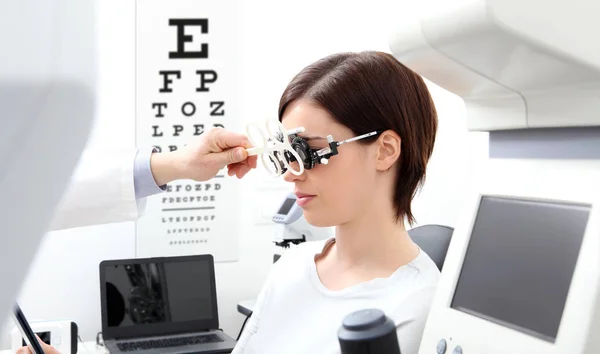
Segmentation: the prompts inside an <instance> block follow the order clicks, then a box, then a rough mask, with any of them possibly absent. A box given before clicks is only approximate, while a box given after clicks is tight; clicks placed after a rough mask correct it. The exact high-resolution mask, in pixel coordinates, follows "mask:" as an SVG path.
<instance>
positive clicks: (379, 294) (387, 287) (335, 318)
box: [232, 239, 440, 354]
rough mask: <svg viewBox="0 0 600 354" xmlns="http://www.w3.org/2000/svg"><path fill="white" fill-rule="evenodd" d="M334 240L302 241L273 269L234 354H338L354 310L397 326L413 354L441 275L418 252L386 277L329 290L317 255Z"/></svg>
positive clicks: (407, 351) (406, 349)
mask: <svg viewBox="0 0 600 354" xmlns="http://www.w3.org/2000/svg"><path fill="white" fill-rule="evenodd" d="M331 241H333V239H330V240H329V241H316V242H305V243H302V244H300V245H299V246H298V247H296V248H292V249H290V250H288V251H287V252H285V253H284V254H283V256H282V257H281V258H280V259H279V261H277V263H275V264H274V265H273V269H272V270H271V272H270V274H269V276H268V278H267V281H266V283H265V285H264V287H263V289H262V291H261V293H260V295H259V297H258V299H257V302H256V305H255V306H254V312H253V314H252V317H251V318H250V320H248V323H247V325H246V327H245V328H244V332H243V334H242V336H241V338H240V340H239V342H238V345H237V346H236V348H235V349H234V350H233V352H232V354H242V353H243V354H282V353H285V354H307V353H308V354H320V353H324V354H334V353H338V354H339V353H340V348H339V342H338V338H337V331H338V329H339V328H340V326H341V324H342V320H343V318H344V317H345V316H346V315H348V314H350V313H352V312H354V311H357V310H362V309H366V308H378V309H380V310H382V311H383V312H384V313H385V314H386V315H387V316H388V317H390V318H391V319H392V320H393V321H394V322H395V323H396V329H397V331H396V333H397V335H398V342H399V344H400V349H401V352H402V354H417V352H418V351H419V344H420V341H421V336H422V333H423V329H424V326H425V322H426V320H427V316H428V312H429V308H430V305H431V301H432V298H433V294H434V291H435V286H436V284H437V281H438V279H439V276H440V272H439V270H438V268H437V266H436V265H435V263H434V262H433V261H432V260H431V258H429V256H428V255H427V254H426V253H425V252H423V251H421V252H420V253H419V255H418V256H417V257H416V258H415V259H414V260H413V261H412V262H410V263H409V264H407V265H405V266H402V267H400V268H398V269H397V270H396V271H395V272H394V273H393V274H392V275H391V276H390V277H388V278H377V279H373V280H371V281H368V282H364V283H361V284H357V285H355V286H352V287H349V288H346V289H343V290H339V291H332V290H329V289H327V288H326V287H325V286H324V285H323V283H322V282H321V281H320V279H319V276H318V273H317V268H316V264H315V260H314V258H315V255H317V254H319V253H321V252H322V251H323V248H324V246H326V245H328V244H329V242H331Z"/></svg>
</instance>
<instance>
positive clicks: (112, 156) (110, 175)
mask: <svg viewBox="0 0 600 354" xmlns="http://www.w3.org/2000/svg"><path fill="white" fill-rule="evenodd" d="M136 153H137V150H133V149H132V150H122V149H114V150H107V149H98V150H87V151H85V152H84V153H83V154H82V156H81V158H80V160H79V164H78V166H77V168H76V169H75V171H74V173H73V175H72V177H71V183H70V185H69V186H68V187H67V190H66V191H65V193H64V194H63V197H62V199H61V202H60V203H59V204H58V205H57V207H56V209H55V213H54V217H53V219H52V222H51V225H50V229H49V230H48V231H55V230H60V229H68V228H74V227H83V226H91V225H100V224H108V223H117V222H125V221H134V220H136V219H137V218H138V216H139V211H138V204H137V202H136V198H135V188H134V175H133V173H134V159H135V156H136Z"/></svg>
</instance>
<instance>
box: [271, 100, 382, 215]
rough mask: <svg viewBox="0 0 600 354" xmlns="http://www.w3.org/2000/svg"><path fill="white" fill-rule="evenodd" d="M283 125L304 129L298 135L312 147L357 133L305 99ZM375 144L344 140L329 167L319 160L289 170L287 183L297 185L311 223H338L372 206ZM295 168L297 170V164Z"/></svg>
mask: <svg viewBox="0 0 600 354" xmlns="http://www.w3.org/2000/svg"><path fill="white" fill-rule="evenodd" d="M282 124H283V126H284V127H285V129H286V130H289V129H293V128H297V127H304V128H305V131H304V133H300V134H298V135H299V136H301V137H303V138H304V139H306V140H307V142H308V144H309V146H310V148H311V149H322V148H326V147H328V143H327V139H326V137H327V135H332V136H333V140H335V141H342V140H345V139H348V138H352V137H354V136H356V135H355V134H354V133H353V132H352V131H351V130H350V129H348V128H347V127H345V126H344V125H341V124H339V123H337V122H336V121H335V120H334V119H333V118H332V117H331V115H330V114H329V113H328V112H327V111H325V110H324V109H322V108H320V107H319V106H317V105H315V104H312V103H310V102H308V101H302V100H301V101H296V102H294V103H292V104H290V105H289V106H288V107H287V109H286V111H285V114H284V116H283V118H282ZM365 133H367V132H365ZM376 148H377V144H368V145H365V144H360V143H359V142H351V143H348V144H343V145H341V146H339V147H338V154H337V155H335V156H332V157H331V158H330V159H329V163H328V164H327V165H325V164H317V165H315V167H313V168H312V169H310V170H306V169H305V170H304V173H303V174H302V175H300V176H296V175H294V174H293V173H291V172H290V171H287V172H286V173H285V174H284V179H285V180H286V181H287V182H292V183H294V185H295V190H294V192H295V193H296V196H297V198H298V205H299V206H300V207H301V208H302V209H303V211H304V217H305V218H306V220H307V221H308V222H309V223H310V224H312V225H314V226H318V227H327V226H336V225H340V224H343V223H346V222H349V221H352V220H354V219H355V218H357V217H359V216H361V214H363V213H364V212H365V210H367V209H368V208H369V206H370V205H372V200H373V199H374V198H375V197H376V196H377V193H375V192H376V189H377V169H376V165H375V164H376V154H377V151H376ZM292 168H293V169H294V170H298V165H297V162H294V164H293V165H292Z"/></svg>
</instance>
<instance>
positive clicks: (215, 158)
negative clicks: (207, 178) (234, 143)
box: [207, 147, 248, 167]
mask: <svg viewBox="0 0 600 354" xmlns="http://www.w3.org/2000/svg"><path fill="white" fill-rule="evenodd" d="M207 157H209V158H210V159H211V160H212V162H214V163H215V164H218V165H222V166H223V167H225V166H227V165H230V164H232V163H237V162H242V161H244V160H246V159H247V158H248V152H247V151H246V149H244V148H242V147H237V148H235V149H228V150H225V151H223V152H214V153H211V154H209V155H208V156H207Z"/></svg>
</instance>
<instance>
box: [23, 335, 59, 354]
mask: <svg viewBox="0 0 600 354" xmlns="http://www.w3.org/2000/svg"><path fill="white" fill-rule="evenodd" d="M36 337H37V339H38V342H40V345H41V346H42V350H43V351H44V353H45V354H60V352H59V351H58V350H56V348H54V347H53V346H51V345H48V344H46V343H44V342H42V340H41V339H40V337H38V336H37V335H36ZM32 353H33V350H30V349H29V347H21V348H19V349H18V350H17V351H16V352H15V354H32Z"/></svg>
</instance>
